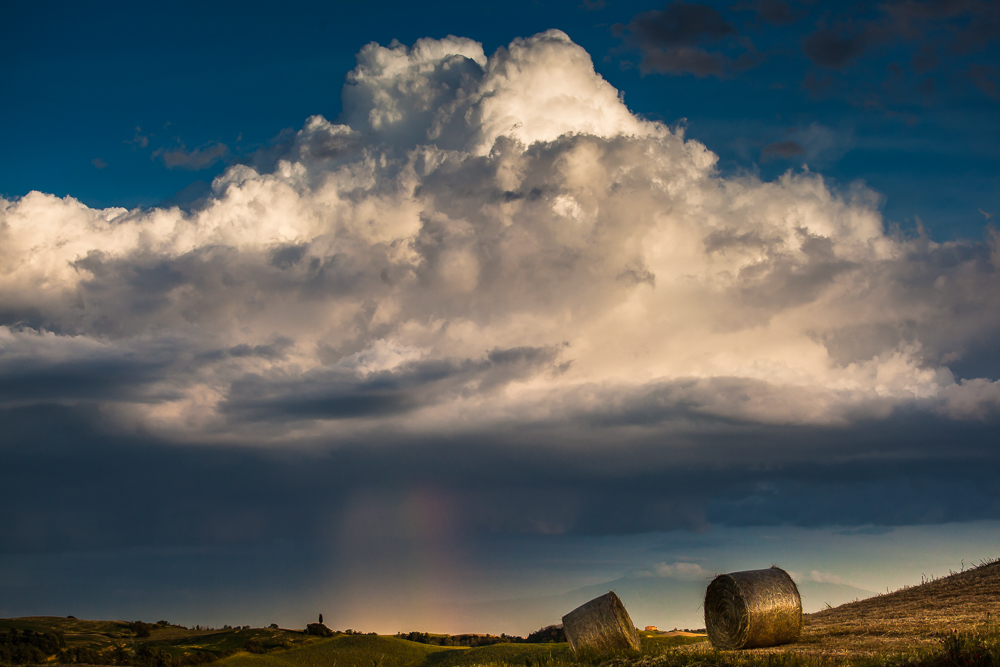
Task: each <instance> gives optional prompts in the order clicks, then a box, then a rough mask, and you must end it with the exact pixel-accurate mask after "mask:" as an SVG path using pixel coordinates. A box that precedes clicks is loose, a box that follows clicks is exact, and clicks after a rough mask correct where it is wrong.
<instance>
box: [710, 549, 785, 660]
mask: <svg viewBox="0 0 1000 667" xmlns="http://www.w3.org/2000/svg"><path fill="white" fill-rule="evenodd" d="M705 627H706V628H707V629H708V639H709V641H711V642H712V646H714V647H715V648H717V649H740V648H759V647H762V646H777V645H778V644H788V643H790V642H793V641H795V640H796V639H797V638H798V636H799V632H800V631H801V630H802V599H801V598H800V597H799V589H798V588H797V587H796V586H795V582H794V581H792V578H791V577H790V576H788V573H787V572H785V571H784V570H782V569H781V568H778V567H772V568H769V569H767V570H748V571H746V572H731V573H729V574H720V575H719V576H717V577H716V578H715V579H713V580H712V583H710V584H709V585H708V590H706V591H705Z"/></svg>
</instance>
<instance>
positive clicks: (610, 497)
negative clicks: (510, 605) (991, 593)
mask: <svg viewBox="0 0 1000 667" xmlns="http://www.w3.org/2000/svg"><path fill="white" fill-rule="evenodd" d="M5 18H6V21H5V32H4V38H3V39H2V40H0V68H2V69H0V75H2V80H3V82H4V84H3V86H4V94H3V104H0V128H2V129H0V132H2V137H0V139H2V141H0V146H2V149H0V150H2V157H3V159H2V160H0V506H2V507H3V508H4V509H5V517H6V518H5V520H4V529H3V530H0V616H12V615H27V614H49V613H51V614H56V615H65V614H74V615H77V616H81V617H82V616H102V617H122V618H125V617H127V618H137V617H141V618H143V619H145V620H157V619H159V618H161V617H163V616H164V615H169V618H170V620H171V621H175V622H183V623H187V624H194V623H201V624H205V623H209V624H216V625H221V624H223V623H230V624H241V623H254V624H266V623H270V622H274V621H277V622H281V623H283V624H286V625H292V626H294V625H296V624H299V625H301V624H304V623H305V622H307V621H310V620H312V619H313V618H314V615H315V614H314V612H315V611H316V610H317V608H318V610H319V611H323V612H324V613H325V614H326V617H327V618H328V619H330V620H331V622H332V623H333V624H338V625H340V626H341V627H347V626H354V627H361V629H364V630H369V629H376V630H379V631H390V632H394V631H397V630H413V629H419V630H428V631H455V632H458V631H470V630H474V631H491V632H500V631H516V632H526V631H528V630H531V629H533V628H532V627H529V625H530V624H533V623H535V622H536V621H538V623H539V624H540V623H541V622H542V621H539V620H538V619H539V618H541V616H539V614H541V615H542V616H544V614H547V613H548V611H544V610H548V609H549V607H547V606H545V605H544V604H542V603H541V602H538V604H537V605H536V606H534V607H531V605H530V604H529V603H525V604H526V605H528V607H525V608H526V609H529V608H530V609H529V611H530V613H529V612H528V611H526V612H525V615H524V616H523V617H511V618H506V617H504V618H500V617H498V616H497V615H496V613H494V614H493V615H492V616H490V615H489V614H487V613H485V612H484V611H483V610H484V609H486V608H487V607H489V605H488V604H487V603H488V602H489V601H490V600H496V599H499V598H511V597H517V598H518V599H522V598H524V599H527V598H538V599H541V598H539V596H549V597H547V598H546V599H547V600H548V602H546V603H545V604H554V605H556V606H557V607H558V605H559V604H562V602H560V600H563V601H565V600H566V599H568V598H560V597H558V596H560V595H567V594H569V592H570V591H574V590H576V591H581V590H589V589H588V588H586V587H588V586H594V585H604V583H606V582H609V581H612V580H619V579H621V578H623V577H624V578H625V580H628V581H630V582H633V583H632V584H630V585H633V587H635V586H636V585H634V581H636V580H637V579H642V578H643V577H647V578H648V577H658V578H659V579H658V581H659V580H660V579H662V580H663V582H665V583H663V582H661V583H663V585H667V586H669V585H673V583H672V582H675V580H676V581H682V580H683V581H686V582H687V583H685V584H684V586H687V587H688V588H691V585H690V579H683V576H682V575H684V576H688V575H690V573H692V572H694V573H697V574H698V575H699V576H700V575H705V576H708V574H710V573H714V572H717V571H722V570H726V569H751V568H755V567H764V566H767V565H770V564H772V563H775V562H777V563H779V564H781V565H784V566H786V567H788V568H789V569H790V570H793V571H795V572H796V573H797V574H796V576H797V577H798V578H799V580H800V582H802V583H808V582H811V584H817V585H820V584H822V585H847V584H850V585H854V586H858V587H861V588H864V589H866V590H870V591H871V590H882V589H883V588H885V587H887V586H893V587H895V586H901V585H903V584H906V583H914V582H915V581H917V580H918V579H919V576H920V574H922V573H923V574H929V573H935V574H943V573H945V572H946V571H947V569H948V568H957V567H958V566H959V563H960V562H961V559H963V558H964V559H966V562H969V561H972V560H975V559H978V558H986V557H995V556H996V554H995V553H990V552H988V549H990V548H994V547H995V539H994V537H995V534H996V530H997V526H998V525H1000V524H998V522H1000V492H998V487H997V485H996V484H995V480H996V479H997V476H998V474H1000V456H998V453H1000V450H998V449H997V445H996V438H995V433H996V428H997V425H998V424H1000V353H998V352H997V350H998V341H1000V234H998V233H997V232H996V230H995V228H994V226H993V225H994V222H995V216H996V215H997V214H998V213H1000V113H998V112H1000V92H998V86H1000V40H998V35H1000V5H998V4H997V3H995V2H986V1H981V0H963V1H955V2H936V1H933V0H923V1H918V0H887V1H886V2H857V3H841V2H820V1H818V0H817V1H813V2H782V1H780V0H756V1H751V0H730V1H728V2H698V3H695V2H692V3H684V2H667V3H663V2H660V3H649V2H639V1H635V2H616V1H613V0H583V2H582V3H578V2H575V1H574V2H567V3H547V2H523V3H520V4H517V3H506V4H469V3H450V4H448V3H436V4H434V5H419V4H413V3H408V4H406V3H399V4H387V3H383V4H379V5H374V4H371V3H361V2H342V3H304V2H298V3H286V4H284V5H282V6H281V7H280V8H279V7H277V6H275V5H273V4H264V3H257V4H255V3H246V2H241V3H235V2H232V3H229V2H218V3H211V4H207V5H206V4H205V3H169V4H168V3H162V4H148V3H147V4H142V3H139V4H136V3H101V4H99V5H96V6H87V5H81V4H80V3H49V4H37V3H36V4H28V3H22V4H19V5H16V6H13V7H11V8H9V9H8V10H7V14H6V16H5ZM546 31H549V32H546ZM450 36H451V37H450ZM393 40H398V41H397V42H394V41H393ZM342 93H343V95H342ZM29 193H31V194H29ZM984 550H986V551H987V552H984ZM684 573H687V574H686V575H685V574H684ZM811 584H810V585H811ZM657 585H659V584H657ZM677 585H678V586H680V585H681V584H677ZM641 588H642V586H638V589H640V590H641ZM653 588H656V587H655V586H654V587H652V588H651V589H650V590H652V589H653ZM695 588H696V587H695ZM692 590H693V589H692ZM844 590H849V591H853V590H855V589H843V590H842V591H841V592H844ZM553 596H555V597H553ZM695 597H696V598H697V596H695ZM553 600H554V601H555V602H553ZM536 602H537V600H536ZM483 604H486V605H487V606H486V607H482V608H480V607H477V609H479V612H476V613H473V611H470V610H471V609H472V607H469V605H472V606H475V605H483ZM531 604H534V603H531ZM697 604H698V600H697V599H695V600H694V603H693V604H692V605H689V606H691V609H686V608H685V609H686V611H685V610H681V611H679V612H677V613H682V615H681V616H680V617H670V616H669V615H666V612H662V613H663V614H664V615H663V616H656V615H655V614H654V615H653V616H650V617H649V618H645V617H643V618H641V619H640V618H636V619H635V620H636V621H637V623H639V625H643V624H645V623H646V622H649V623H656V624H659V625H661V626H670V625H680V626H683V625H688V624H696V623H697V614H696V613H695V612H696V608H697ZM463 605H465V606H463ZM692 609H694V610H695V611H692ZM494 611H495V610H494ZM661 611H662V610H661ZM674 611H677V610H674ZM307 612H308V613H307ZM480 612H482V613H480ZM650 613H653V612H650ZM657 613H659V612H657ZM671 613H674V612H671ZM477 614H478V615H477ZM532 614H534V615H532ZM683 614H687V615H686V616H685V615H683ZM692 614H694V615H693V616H692ZM692 619H693V620H692ZM543 620H544V619H543ZM551 620H552V621H555V620H557V618H553V619H551ZM397 624H409V625H412V627H402V626H400V625H397ZM418 624H422V625H420V627H417V625H418ZM470 624H471V625H470Z"/></svg>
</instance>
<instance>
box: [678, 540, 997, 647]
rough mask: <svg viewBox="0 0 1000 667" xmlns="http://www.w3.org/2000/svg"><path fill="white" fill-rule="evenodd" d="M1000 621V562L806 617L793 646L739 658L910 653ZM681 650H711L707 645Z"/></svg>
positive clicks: (990, 562) (993, 562) (993, 626)
mask: <svg viewBox="0 0 1000 667" xmlns="http://www.w3.org/2000/svg"><path fill="white" fill-rule="evenodd" d="M998 616H1000V560H994V561H988V562H985V563H984V564H982V565H980V566H979V567H975V568H972V569H968V570H965V571H964V572H957V573H954V574H952V575H950V576H947V577H942V578H940V579H935V580H933V581H930V582H928V583H925V584H921V585H918V586H912V587H909V588H903V589H901V590H898V591H895V592H893V593H887V594H884V595H877V596H875V597H872V598H868V599H866V600H859V601H858V602H851V603H848V604H845V605H841V606H839V607H836V608H833V609H826V610H824V611H821V612H817V613H814V614H805V615H804V618H803V627H802V634H801V636H800V637H799V639H798V641H796V642H795V643H793V644H787V645H785V646H779V647H773V648H762V649H752V650H746V651H740V653H741V654H747V655H762V656H763V655H769V654H784V653H792V654H800V655H803V656H815V657H823V658H833V659H837V658H843V659H849V658H866V657H876V656H885V655H892V654H900V653H911V652H913V651H920V650H930V649H934V648H937V647H939V646H940V644H941V640H942V639H943V638H944V637H946V636H947V635H949V634H951V633H954V632H959V633H970V632H975V631H982V630H986V629H989V628H992V629H994V630H995V629H996V626H997V621H998ZM682 650H694V651H708V650H711V647H710V646H708V645H707V642H706V643H705V644H696V645H692V646H690V647H685V649H682Z"/></svg>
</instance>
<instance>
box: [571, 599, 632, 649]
mask: <svg viewBox="0 0 1000 667" xmlns="http://www.w3.org/2000/svg"><path fill="white" fill-rule="evenodd" d="M562 621H563V629H564V630H565V631H566V640H567V641H568V642H569V645H570V647H571V648H572V649H573V652H574V653H579V652H580V651H584V652H593V653H609V652H614V651H638V650H639V631H638V630H636V629H635V626H634V625H632V619H631V618H630V617H629V615H628V612H627V611H625V605H623V604H622V601H621V600H619V599H618V596H617V595H615V594H614V593H613V592H611V591H608V593H607V594H605V595H602V596H601V597H597V598H594V599H593V600H591V601H590V602H588V603H586V604H583V605H580V606H579V607H577V608H576V609H574V610H573V611H571V612H570V613H568V614H566V615H565V616H563V619H562Z"/></svg>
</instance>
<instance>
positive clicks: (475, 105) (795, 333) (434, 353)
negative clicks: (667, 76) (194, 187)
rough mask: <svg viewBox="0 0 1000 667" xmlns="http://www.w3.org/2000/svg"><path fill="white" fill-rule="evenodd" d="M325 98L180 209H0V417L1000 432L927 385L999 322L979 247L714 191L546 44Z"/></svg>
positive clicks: (761, 187)
mask: <svg viewBox="0 0 1000 667" xmlns="http://www.w3.org/2000/svg"><path fill="white" fill-rule="evenodd" d="M343 97H344V111H343V116H342V122H341V123H339V124H338V123H332V122H330V121H328V120H326V119H324V118H322V117H320V116H313V117H311V118H309V119H308V120H307V121H306V122H305V125H304V126H303V128H302V129H301V130H300V131H299V132H298V133H297V134H296V135H295V138H294V140H293V141H292V142H291V143H290V144H289V145H288V148H287V150H286V151H285V152H284V154H283V155H281V156H280V157H279V158H278V159H276V160H275V161H274V168H273V169H270V170H263V169H255V168H253V167H251V166H249V165H246V164H235V165H232V166H230V167H229V168H228V169H227V170H226V171H225V173H223V174H222V175H221V176H219V177H218V178H217V179H216V180H215V181H214V182H213V184H212V192H211V194H210V195H209V196H207V197H206V198H205V199H204V200H202V202H201V204H200V205H199V206H198V207H197V208H196V209H195V210H191V211H184V210H181V209H179V208H176V207H175V208H154V209H147V210H142V209H136V210H131V211H130V210H125V209H120V208H110V209H101V210H99V209H92V208H88V207H86V206H84V205H83V204H81V203H80V202H78V201H77V200H75V199H73V198H71V197H65V198H59V197H55V196H52V195H47V194H42V193H39V192H32V193H30V194H28V195H26V196H24V197H21V198H19V199H15V200H0V324H2V326H0V354H2V355H3V359H4V361H3V363H0V376H2V378H0V383H6V385H8V388H10V387H11V386H13V385H12V384H11V383H16V382H30V383H31V384H30V386H31V387H32V388H33V389H32V392H30V393H29V394H27V395H25V396H24V397H20V398H16V397H15V396H14V394H15V393H16V392H14V391H13V390H11V391H7V390H4V391H2V392H0V401H6V402H10V401H14V400H15V398H16V400H20V401H22V402H23V401H26V400H27V401H50V402H61V403H71V402H79V401H96V402H100V403H101V404H102V405H105V406H107V408H108V410H109V414H111V415H114V417H115V419H119V420H124V421H127V422H129V423H139V424H142V425H143V426H144V428H148V429H152V430H159V431H161V432H165V433H171V434H174V435H175V436H177V437H188V438H193V439H204V438H223V439H225V438H235V439H240V440H254V439H259V440H265V441H266V440H269V439H271V438H287V437H291V436H292V435H310V434H311V435H322V436H324V437H338V436H344V437H354V436H356V435H357V434H358V433H359V432H367V431H368V430H370V429H372V428H376V426H375V425H377V428H379V429H398V430H399V431H401V432H407V433H424V434H426V433H440V432H443V431H448V430H454V429H457V428H467V427H470V426H475V425H479V426H484V425H487V424H491V423H504V424H507V425H510V424H518V423H534V424H537V423H548V422H559V421H566V420H581V419H583V420H590V422H591V423H625V424H627V423H640V424H655V423H660V422H663V421H665V420H666V421H669V419H671V418H672V417H673V416H676V415H679V414H680V415H688V416H690V415H698V416H701V417H706V416H707V417H723V418H726V419H738V420H748V421H751V422H767V423H778V424H784V423H820V424H829V423H838V422H849V421H851V420H853V419H858V418H871V417H878V416H880V415H887V414H889V413H891V412H892V411H893V410H895V409H897V408H899V406H902V405H905V406H912V407H914V408H915V409H919V410H925V411H930V412H936V413H940V414H943V415H946V416H950V417H953V418H957V419H982V418H991V417H992V416H993V415H995V414H996V412H997V409H998V404H1000V402H998V394H1000V390H998V385H997V384H996V383H995V382H993V381H992V379H990V378H983V377H978V376H976V375H975V374H972V375H971V376H970V377H961V378H958V377H956V376H955V374H954V373H953V372H952V370H951V368H952V367H954V364H955V363H956V362H959V361H964V362H968V361H969V360H970V359H973V360H974V356H975V354H976V353H977V350H982V349H983V348H984V345H986V344H987V342H988V341H990V340H995V337H996V335H997V332H998V331H1000V307H998V306H1000V282H998V277H997V276H998V273H997V270H998V268H1000V246H998V242H997V236H996V235H992V236H990V235H988V236H987V238H986V239H985V240H984V241H954V242H948V243H936V242H934V241H932V240H930V239H929V238H926V237H925V236H906V235H902V234H900V233H898V232H891V231H888V230H887V227H886V224H885V222H884V221H883V219H882V217H881V216H880V214H879V211H878V196H877V194H876V193H873V192H871V191H869V190H867V189H866V188H864V187H862V186H857V187H853V188H850V189H848V190H845V191H835V190H833V189H831V188H830V187H829V186H828V185H827V184H826V183H825V182H824V180H823V178H822V177H821V176H820V175H818V174H814V173H809V172H788V173H786V174H785V175H783V176H782V177H781V178H779V179H777V180H776V181H773V182H762V181H760V180H759V179H757V178H756V177H754V176H751V175H744V176H734V177H723V176H721V175H720V174H719V173H718V171H717V170H716V168H715V162H716V156H715V155H714V154H713V153H712V152H711V151H709V150H708V149H707V148H706V147H705V146H704V145H702V144H701V143H699V142H697V141H694V140H691V139H687V138H686V137H685V136H684V133H683V131H682V130H679V129H671V128H669V127H667V126H665V125H663V124H660V123H654V122H649V121H646V120H643V119H641V118H639V117H637V116H635V115H634V114H632V113H631V112H630V111H629V110H628V109H627V108H626V107H625V105H624V104H623V103H622V101H621V99H620V97H619V95H618V92H617V91H616V90H615V89H614V88H613V87H612V86H611V85H610V84H608V83H607V82H606V81H605V80H604V79H602V78H601V77H600V76H599V75H598V74H596V73H595V71H594V69H593V65H592V63H591V60H590V57H589V55H588V54H587V53H586V52H585V51H584V50H583V49H582V48H580V47H579V46H577V45H576V44H574V43H573V42H572V41H571V40H570V39H569V38H568V37H567V36H566V35H565V34H563V33H561V32H559V31H549V32H546V33H542V34H539V35H536V36H534V37H531V38H528V39H518V40H515V41H514V42H513V43H512V44H511V45H510V46H509V47H508V48H507V49H501V50H499V51H498V52H497V53H495V54H494V55H492V56H490V57H488V58H487V57H486V56H485V54H484V53H483V51H482V47H481V46H480V45H479V44H478V43H476V42H473V41H471V40H467V39H460V38H455V37H448V38H446V39H442V40H431V39H424V40H420V41H418V42H417V43H416V44H415V45H413V46H412V47H405V46H402V45H398V44H394V45H392V46H390V47H382V46H378V45H376V44H370V45H368V46H366V47H365V48H364V49H362V51H361V52H360V53H359V55H358V66H357V68H356V69H355V70H354V71H353V72H351V73H350V75H349V76H348V82H347V84H346V86H345V88H344V96H343ZM11 359H13V360H14V361H11ZM91 366H92V367H95V368H96V367H102V368H105V369H106V371H105V372H103V374H102V375H100V390H99V391H94V392H88V391H86V390H85V387H84V388H83V389H81V388H79V387H83V386H84V384H85V382H84V381H83V380H82V379H79V378H81V377H83V375H81V373H82V371H81V369H86V368H88V367H91ZM32 373H34V375H32ZM67 377H71V378H77V380H76V381H77V382H78V385H79V386H78V387H77V388H76V389H74V390H72V391H70V390H67V389H66V388H65V387H60V383H61V382H63V381H64V380H60V379H59V378H67ZM45 378H48V380H46V379H45ZM46 382H48V383H49V384H48V385H47V384H46ZM116 382H118V383H119V385H120V389H115V388H114V386H113V385H114V384H115V383H116ZM46 387H49V389H48V390H46Z"/></svg>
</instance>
